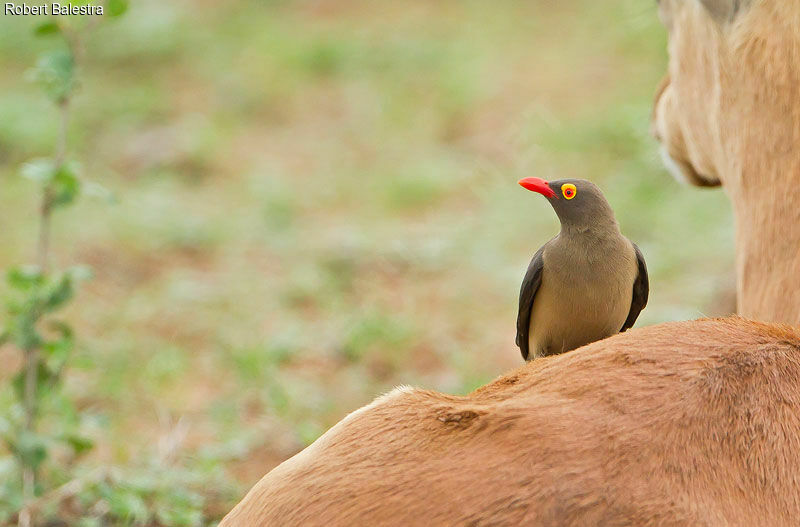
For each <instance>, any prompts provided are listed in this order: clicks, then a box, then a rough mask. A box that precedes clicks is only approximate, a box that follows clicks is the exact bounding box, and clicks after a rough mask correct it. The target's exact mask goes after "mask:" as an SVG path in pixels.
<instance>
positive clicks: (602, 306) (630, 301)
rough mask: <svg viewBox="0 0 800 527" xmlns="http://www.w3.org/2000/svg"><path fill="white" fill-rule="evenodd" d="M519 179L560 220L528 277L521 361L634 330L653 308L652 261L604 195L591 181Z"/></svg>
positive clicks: (520, 324) (520, 323)
mask: <svg viewBox="0 0 800 527" xmlns="http://www.w3.org/2000/svg"><path fill="white" fill-rule="evenodd" d="M519 184H520V185H521V186H522V187H524V188H526V189H528V190H531V191H533V192H538V193H539V194H541V195H543V196H544V197H545V198H547V201H549V202H550V205H551V206H552V207H553V209H554V210H555V213H556V215H558V219H559V220H560V222H561V230H560V232H559V233H558V235H556V236H555V237H554V238H552V239H551V240H550V241H548V242H547V243H545V244H544V245H543V246H542V247H541V248H540V249H539V250H538V251H536V253H535V254H534V255H533V258H532V259H531V262H530V264H529V265H528V270H527V272H526V273H525V278H524V279H523V280H522V286H521V287H520V292H519V313H518V315H517V338H516V343H517V346H518V347H519V349H520V352H521V353H522V358H523V359H525V360H526V361H528V360H532V359H534V358H536V357H543V356H547V355H554V354H557V353H564V352H567V351H571V350H574V349H575V348H579V347H580V346H583V345H586V344H589V343H591V342H594V341H597V340H601V339H604V338H606V337H610V336H611V335H614V334H616V333H621V332H623V331H626V330H627V329H629V328H631V327H632V326H633V324H634V322H636V319H637V317H638V316H639V313H640V312H641V311H642V309H644V307H645V306H646V305H647V298H648V296H649V293H650V282H649V279H648V276H647V264H646V263H645V260H644V256H643V255H642V251H641V250H639V247H637V246H636V244H634V243H632V242H631V241H630V240H628V239H627V238H626V237H625V236H623V235H622V232H621V231H620V228H619V223H617V220H616V218H615V216H614V211H613V210H612V209H611V205H609V203H608V201H607V200H606V198H605V196H604V195H603V192H602V191H601V190H600V189H599V188H598V187H597V186H596V185H595V184H594V183H592V182H591V181H587V180H585V179H562V180H557V181H550V182H548V181H545V180H544V179H540V178H536V177H526V178H523V179H520V180H519Z"/></svg>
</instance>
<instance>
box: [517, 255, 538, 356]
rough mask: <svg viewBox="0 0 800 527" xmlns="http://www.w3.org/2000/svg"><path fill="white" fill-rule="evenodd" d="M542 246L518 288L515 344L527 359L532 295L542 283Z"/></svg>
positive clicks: (534, 294) (533, 295)
mask: <svg viewBox="0 0 800 527" xmlns="http://www.w3.org/2000/svg"><path fill="white" fill-rule="evenodd" d="M543 252H544V247H542V248H541V249H539V250H538V251H536V254H534V255H533V259H531V263H530V264H528V271H527V272H526V273H525V278H523V279H522V287H521V288H520V290H519V313H518V314H517V346H518V347H519V351H520V352H521V353H522V358H523V359H525V360H528V332H529V331H530V325H531V310H532V309H533V297H535V296H536V291H538V290H539V285H541V283H542V269H543V268H544V260H542V253H543Z"/></svg>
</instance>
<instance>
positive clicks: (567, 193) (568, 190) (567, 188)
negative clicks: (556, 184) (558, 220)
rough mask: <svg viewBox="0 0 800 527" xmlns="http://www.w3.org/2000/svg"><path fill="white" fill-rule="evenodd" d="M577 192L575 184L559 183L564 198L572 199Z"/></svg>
mask: <svg viewBox="0 0 800 527" xmlns="http://www.w3.org/2000/svg"><path fill="white" fill-rule="evenodd" d="M577 194H578V189H576V188H575V185H573V184H572V183H567V184H566V185H561V195H563V196H564V199H572V198H574V197H575V196H576V195H577Z"/></svg>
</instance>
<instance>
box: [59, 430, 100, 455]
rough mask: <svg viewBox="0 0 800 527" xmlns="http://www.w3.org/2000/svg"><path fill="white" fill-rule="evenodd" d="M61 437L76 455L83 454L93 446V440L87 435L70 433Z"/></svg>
mask: <svg viewBox="0 0 800 527" xmlns="http://www.w3.org/2000/svg"><path fill="white" fill-rule="evenodd" d="M61 439H62V441H64V442H65V443H66V444H68V445H69V446H70V447H71V448H72V450H73V451H74V452H75V454H76V455H81V454H84V453H86V452H88V451H90V450H91V449H92V448H94V441H92V440H91V439H89V438H88V437H83V436H79V435H77V434H70V435H67V436H65V437H62V438H61Z"/></svg>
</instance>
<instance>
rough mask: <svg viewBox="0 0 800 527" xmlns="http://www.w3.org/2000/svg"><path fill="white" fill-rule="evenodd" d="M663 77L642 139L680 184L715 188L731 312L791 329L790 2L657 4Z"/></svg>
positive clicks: (671, 0) (796, 22) (794, 190)
mask: <svg viewBox="0 0 800 527" xmlns="http://www.w3.org/2000/svg"><path fill="white" fill-rule="evenodd" d="M659 13H660V15H661V18H662V21H663V22H664V24H665V25H666V27H667V32H668V36H669V55H670V62H669V71H668V74H667V76H666V78H665V79H664V81H663V82H662V86H661V89H660V90H659V91H658V94H657V96H656V101H655V105H654V112H653V127H652V128H653V132H654V135H655V137H656V139H658V140H659V141H660V143H661V150H662V156H663V157H664V159H665V161H666V165H667V166H668V167H670V168H671V169H672V170H671V171H672V172H673V174H674V175H675V176H676V177H677V178H678V179H680V180H683V181H687V182H688V183H690V184H693V185H698V186H719V185H721V186H722V187H723V188H724V189H725V191H726V192H727V194H728V196H729V197H730V200H731V203H732V205H733V212H734V219H735V226H736V275H737V276H736V282H737V286H736V289H737V312H738V313H739V314H740V315H742V316H746V317H749V318H755V319H758V320H763V321H769V322H784V323H788V324H800V4H798V3H797V2H794V1H785V0H783V1H781V0H760V1H759V0H702V1H698V0H661V1H660V2H659Z"/></svg>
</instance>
